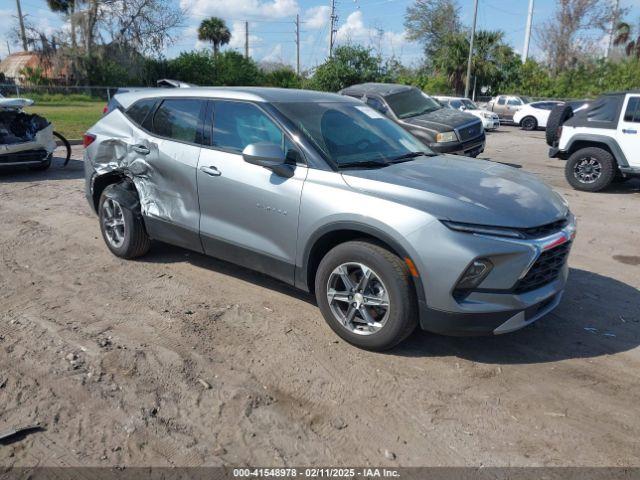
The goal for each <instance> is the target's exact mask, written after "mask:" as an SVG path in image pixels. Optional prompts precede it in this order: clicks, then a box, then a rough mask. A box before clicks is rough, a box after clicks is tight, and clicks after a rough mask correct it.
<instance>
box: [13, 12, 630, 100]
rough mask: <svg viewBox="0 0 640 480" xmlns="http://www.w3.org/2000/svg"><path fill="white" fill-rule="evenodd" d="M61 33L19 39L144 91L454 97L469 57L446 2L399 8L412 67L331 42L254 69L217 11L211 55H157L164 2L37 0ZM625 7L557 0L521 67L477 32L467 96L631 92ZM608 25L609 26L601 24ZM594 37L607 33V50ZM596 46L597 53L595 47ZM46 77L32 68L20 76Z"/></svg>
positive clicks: (491, 35) (107, 82) (91, 76)
mask: <svg viewBox="0 0 640 480" xmlns="http://www.w3.org/2000/svg"><path fill="white" fill-rule="evenodd" d="M47 1H48V4H49V6H50V8H51V9H52V10H53V11H56V12H58V13H60V14H61V15H62V16H64V18H65V19H66V20H67V24H68V25H69V28H65V29H61V30H60V32H57V33H54V34H50V35H49V36H47V35H45V34H44V33H43V32H39V31H38V30H37V29H35V28H34V27H33V26H31V25H27V32H28V34H29V35H30V40H29V41H30V42H31V44H32V45H33V46H34V47H37V48H38V50H39V51H40V52H41V54H43V56H44V57H45V58H47V59H48V61H49V62H50V64H51V66H50V68H54V69H55V68H58V69H59V70H65V69H66V72H65V73H66V74H68V75H70V76H71V77H72V79H73V81H76V82H78V83H83V84H89V85H102V86H119V85H129V86H148V85H154V84H155V82H156V80H157V79H159V78H174V79H177V80H182V81H185V82H190V83H194V84H198V85H267V86H278V87H287V88H310V89H318V90H327V91H337V90H339V89H341V88H344V87H346V86H348V85H352V84H354V83H361V82H367V81H375V82H396V83H403V84H410V85H415V86H418V87H420V88H422V89H423V90H425V91H426V92H428V93H433V94H435V93H440V94H461V93H462V92H463V91H464V87H465V72H466V62H467V57H468V55H469V35H470V33H469V28H468V27H467V26H466V25H464V24H463V22H462V20H461V16H460V6H459V4H458V2H457V1H456V0H415V2H414V3H413V4H412V5H410V6H409V7H408V8H407V11H406V15H405V29H406V31H407V34H408V38H409V39H410V40H412V41H415V42H418V43H419V44H420V45H421V47H422V50H423V58H422V61H421V62H420V64H419V65H418V66H411V67H409V66H406V65H403V64H402V63H401V62H400V61H399V60H398V59H397V58H395V57H383V56H382V55H380V53H379V52H378V51H376V50H374V49H372V48H369V47H365V46H362V45H358V44H347V45H342V46H339V47H337V48H336V49H335V50H334V54H333V56H332V58H329V59H327V60H326V61H325V62H323V63H322V64H320V65H317V66H316V67H315V68H312V69H310V70H309V71H307V72H304V73H303V74H302V75H300V76H299V75H297V74H296V73H295V72H294V71H293V69H292V68H291V67H290V66H288V65H282V64H273V63H270V64H264V63H263V64H260V63H257V62H256V61H254V60H253V59H251V58H245V57H244V56H243V55H241V54H240V53H238V52H236V51H233V50H224V51H221V48H222V47H223V46H224V45H226V44H228V43H229V41H230V39H231V32H230V31H229V28H228V27H227V26H226V24H225V22H224V21H223V20H222V19H220V18H216V17H212V18H209V19H205V20H203V21H202V23H201V24H200V26H199V29H198V38H199V39H200V40H202V41H206V42H209V43H211V45H212V49H211V50H206V49H203V50H194V51H187V52H182V53H181V54H180V55H178V56H177V57H176V58H173V59H165V58H162V57H161V56H158V55H157V54H156V52H158V51H161V50H162V49H163V48H164V47H165V46H168V45H170V44H171V43H172V41H173V39H174V35H175V32H176V29H177V28H178V27H179V26H181V25H182V22H183V21H184V12H182V11H181V10H180V9H179V8H178V7H176V6H175V4H174V2H172V1H171V0H126V1H125V0H47ZM627 13H628V11H627V10H625V9H622V8H617V9H612V8H611V6H610V5H609V2H607V1H606V0H559V1H558V2H556V11H555V13H554V15H553V16H551V17H550V18H549V19H548V20H547V21H545V22H544V23H542V24H541V25H539V27H538V28H537V29H536V30H535V34H534V38H537V44H538V46H539V48H540V49H541V50H542V53H543V55H544V58H541V59H539V60H534V59H529V60H528V61H527V62H526V63H524V64H523V63H522V62H521V59H520V56H519V55H517V53H516V52H515V51H514V50H513V48H512V47H511V46H510V45H509V44H508V43H507V42H506V41H505V34H504V32H503V31H500V30H482V29H481V30H478V31H476V36H475V42H474V52H473V55H472V78H471V81H472V84H471V85H470V86H471V89H470V90H471V91H473V92H474V94H476V95H491V94H496V93H498V92H517V93H520V94H526V95H532V96H537V97H555V98H584V97H593V96H595V95H597V94H599V93H601V92H604V91H610V90H624V89H631V88H636V87H637V86H638V84H639V83H640V81H639V79H640V75H639V74H640V60H639V59H638V58H639V57H640V37H638V36H637V33H638V32H636V31H635V30H636V29H635V28H634V27H633V26H632V25H631V24H630V23H629V22H627V21H625V18H624V17H625V15H627ZM612 30H613V31H612ZM594 32H600V34H601V35H603V38H606V37H607V36H608V37H609V38H611V42H610V44H609V45H608V47H607V51H606V55H602V52H601V51H598V48H599V47H601V45H600V43H601V42H600V43H599V42H598V35H594ZM600 50H601V48H600ZM24 73H25V75H26V76H27V78H28V80H31V81H32V82H34V83H38V82H46V79H45V78H44V77H45V76H44V74H43V70H42V69H41V70H38V69H31V70H27V71H25V72H24Z"/></svg>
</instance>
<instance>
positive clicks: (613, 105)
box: [546, 91, 640, 192]
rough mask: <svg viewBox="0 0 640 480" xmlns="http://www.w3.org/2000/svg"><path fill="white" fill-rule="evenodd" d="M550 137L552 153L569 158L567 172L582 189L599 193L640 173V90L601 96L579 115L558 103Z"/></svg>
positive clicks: (554, 156) (551, 154)
mask: <svg viewBox="0 0 640 480" xmlns="http://www.w3.org/2000/svg"><path fill="white" fill-rule="evenodd" d="M546 137H547V143H548V144H549V146H550V147H551V148H550V149H549V157H552V158H560V159H563V160H567V163H566V166H565V177H566V179H567V181H568V182H569V184H571V186H572V187H573V188H575V189H577V190H585V191H588V192H597V191H599V190H602V189H604V188H607V187H608V186H609V185H611V183H612V182H618V181H625V180H627V179H629V178H631V177H634V176H640V91H639V92H626V93H625V92H622V93H608V94H605V95H602V96H601V97H599V98H598V99H596V100H595V101H593V102H592V103H590V104H589V105H588V106H586V108H581V109H580V110H579V111H576V112H575V114H574V111H573V109H572V108H571V106H570V105H559V106H558V107H556V108H555V109H554V110H553V111H552V112H551V115H549V120H548V122H547V130H546Z"/></svg>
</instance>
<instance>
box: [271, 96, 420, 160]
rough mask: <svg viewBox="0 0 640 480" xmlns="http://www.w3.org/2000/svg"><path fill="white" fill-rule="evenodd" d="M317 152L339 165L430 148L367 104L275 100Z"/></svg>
mask: <svg viewBox="0 0 640 480" xmlns="http://www.w3.org/2000/svg"><path fill="white" fill-rule="evenodd" d="M274 105H275V107H276V108H278V109H279V110H280V111H281V112H282V114H283V115H284V116H285V117H287V119H288V120H289V121H290V122H291V123H292V127H293V128H294V129H295V130H297V132H298V133H299V134H300V135H301V136H303V137H305V138H307V139H308V140H309V142H310V143H312V144H313V145H314V146H315V147H316V149H317V150H318V153H320V154H321V155H322V156H323V157H324V158H325V159H327V160H329V161H330V162H334V163H336V164H338V165H345V164H347V163H348V164H353V163H356V164H357V163H361V162H367V161H393V160H394V159H395V158H396V157H399V156H402V155H406V154H408V153H410V152H426V153H430V150H429V149H428V148H427V147H426V146H425V145H424V144H422V143H420V142H419V141H418V140H417V139H416V138H415V137H413V136H412V135H411V134H409V133H408V132H406V131H405V130H404V129H403V128H402V127H400V126H399V125H397V124H396V123H395V122H392V121H391V120H389V119H388V118H387V117H385V116H384V115H382V114H380V113H378V112H377V111H375V110H373V109H372V108H371V107H369V106H366V105H358V104H353V103H347V102H293V103H276V104H274Z"/></svg>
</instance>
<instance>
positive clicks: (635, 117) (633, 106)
mask: <svg viewBox="0 0 640 480" xmlns="http://www.w3.org/2000/svg"><path fill="white" fill-rule="evenodd" d="M638 107H640V97H630V98H629V103H627V109H626V110H625V112H624V121H625V122H635V123H640V109H639V108H638Z"/></svg>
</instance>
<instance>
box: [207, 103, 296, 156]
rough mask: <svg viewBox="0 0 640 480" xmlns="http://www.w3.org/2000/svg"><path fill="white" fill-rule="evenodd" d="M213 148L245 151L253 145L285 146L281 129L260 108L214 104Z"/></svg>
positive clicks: (238, 104) (249, 105) (244, 104)
mask: <svg viewBox="0 0 640 480" xmlns="http://www.w3.org/2000/svg"><path fill="white" fill-rule="evenodd" d="M213 112H214V114H213V142H212V143H213V146H214V147H219V148H224V149H228V150H233V151H236V152H238V153H239V152H242V150H244V148H245V147H246V146H247V145H249V144H252V143H274V144H276V145H283V139H284V136H283V134H282V130H280V128H279V127H278V126H277V125H276V124H275V123H274V122H273V121H272V120H271V119H270V118H269V117H268V116H267V114H265V113H264V112H263V111H262V110H260V109H259V108H258V107H257V106H255V105H253V104H251V103H243V102H214V107H213Z"/></svg>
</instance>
